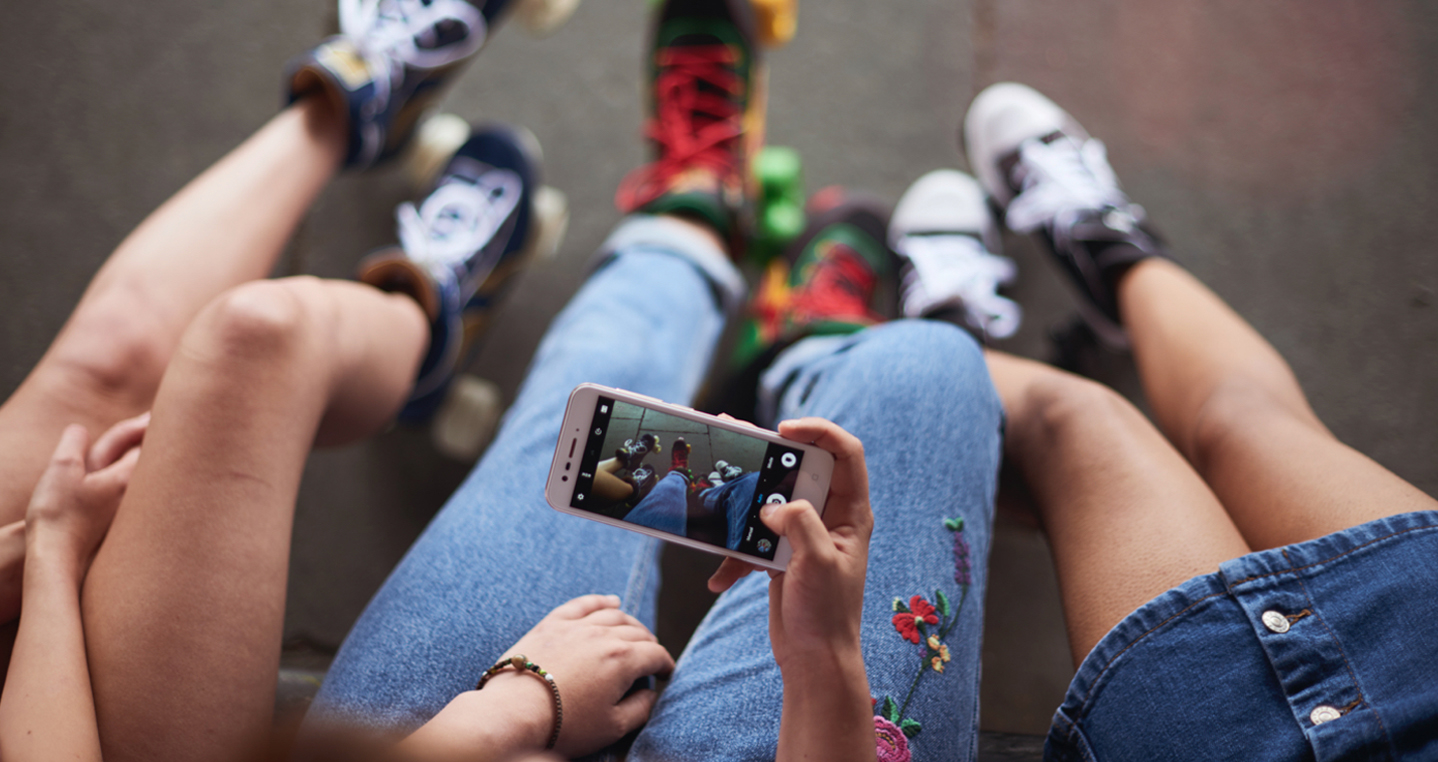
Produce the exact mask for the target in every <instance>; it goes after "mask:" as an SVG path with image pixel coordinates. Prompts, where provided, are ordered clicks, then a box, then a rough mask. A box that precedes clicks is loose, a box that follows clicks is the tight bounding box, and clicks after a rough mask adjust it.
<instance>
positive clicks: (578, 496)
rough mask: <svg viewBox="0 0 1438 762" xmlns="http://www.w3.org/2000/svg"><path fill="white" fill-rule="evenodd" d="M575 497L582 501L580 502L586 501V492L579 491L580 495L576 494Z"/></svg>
mask: <svg viewBox="0 0 1438 762" xmlns="http://www.w3.org/2000/svg"><path fill="white" fill-rule="evenodd" d="M574 499H575V500H578V501H580V502H583V501H584V493H583V492H581V493H579V494H578V495H575V496H574Z"/></svg>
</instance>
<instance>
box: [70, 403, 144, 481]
mask: <svg viewBox="0 0 1438 762" xmlns="http://www.w3.org/2000/svg"><path fill="white" fill-rule="evenodd" d="M149 428H150V413H149V412H148V411H147V412H144V413H141V414H139V415H137V416H135V417H134V418H126V419H125V420H123V421H120V422H119V423H117V424H115V425H114V426H111V427H110V428H109V429H108V430H106V431H105V433H103V434H101V435H100V438H99V439H96V440H95V444H93V445H91V446H90V454H89V456H88V457H87V458H86V459H85V461H86V462H85V466H86V468H87V469H89V470H91V471H98V470H100V469H102V468H104V467H106V466H108V465H110V464H111V463H114V462H115V461H117V460H119V459H120V456H122V455H124V454H125V453H126V452H128V451H129V450H131V449H133V448H135V447H138V446H139V445H140V442H141V441H143V440H144V438H145V431H146V430H148V429H149Z"/></svg>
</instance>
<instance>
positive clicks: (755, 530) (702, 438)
mask: <svg viewBox="0 0 1438 762" xmlns="http://www.w3.org/2000/svg"><path fill="white" fill-rule="evenodd" d="M803 458H804V453H803V451H801V450H797V449H794V448H791V447H785V446H784V445H780V444H772V443H770V442H766V441H764V440H762V439H757V438H755V437H751V436H746V435H744V434H740V433H738V432H734V431H729V430H727V429H719V428H712V427H710V426H709V425H707V424H704V423H700V422H699V421H691V420H688V419H685V418H680V417H678V416H674V415H669V414H668V413H661V412H659V411H657V410H648V409H645V408H642V407H639V406H637V405H631V404H629V403H627V402H619V401H615V400H614V399H611V398H609V397H600V398H599V402H598V403H597V404H596V405H595V408H594V420H593V422H592V423H591V424H590V426H589V437H588V442H587V444H586V445H585V448H584V457H583V460H581V462H580V467H579V476H578V478H577V479H576V485H575V488H574V498H573V500H572V502H571V503H570V505H571V506H572V507H574V508H580V509H583V510H586V511H590V512H592V513H598V514H602V515H604V516H608V517H610V518H615V519H621V520H623V521H627V522H629V523H632V524H639V525H641V526H646V527H649V528H651V529H658V530H660V531H663V532H668V533H670V534H674V535H679V536H680V537H688V538H690V539H694V540H699V541H701V542H706V543H709V544H710V545H717V546H719V547H722V548H728V549H730V550H737V551H739V552H741V553H746V554H748V555H751V556H759V557H760V558H766V559H770V560H773V558H774V546H775V545H776V544H777V543H778V539H779V538H778V536H777V535H775V534H774V533H773V532H771V531H769V528H768V527H766V526H764V523H763V522H762V521H760V520H759V509H760V508H761V507H762V506H763V505H764V503H766V502H768V503H787V502H789V499H790V497H791V496H792V495H793V494H794V483H795V481H796V480H797V479H798V478H799V466H800V464H801V462H802V461H803Z"/></svg>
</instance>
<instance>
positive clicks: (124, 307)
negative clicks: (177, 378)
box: [53, 284, 177, 408]
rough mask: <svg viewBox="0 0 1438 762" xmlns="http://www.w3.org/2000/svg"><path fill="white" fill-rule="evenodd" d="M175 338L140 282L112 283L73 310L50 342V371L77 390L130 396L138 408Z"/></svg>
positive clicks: (150, 392)
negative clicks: (54, 370) (58, 336)
mask: <svg viewBox="0 0 1438 762" xmlns="http://www.w3.org/2000/svg"><path fill="white" fill-rule="evenodd" d="M131 286H133V287H131ZM176 335H177V334H176V332H175V330H174V329H173V328H171V327H170V326H169V325H168V323H167V322H166V320H165V319H164V318H163V316H161V315H158V314H156V313H155V311H154V310H153V309H151V308H150V307H149V305H148V299H147V295H146V291H145V289H144V288H143V286H142V285H141V284H116V285H115V286H113V287H111V288H108V289H106V290H105V291H104V292H103V293H101V294H99V295H98V296H96V297H95V298H93V299H90V300H87V301H86V302H85V303H82V305H81V308H80V309H78V310H76V312H75V314H74V316H73V317H72V318H71V320H70V324H69V325H68V326H66V328H65V332H64V333H63V334H61V337H60V339H59V340H57V341H56V343H55V349H54V355H53V357H54V361H55V367H56V369H57V370H58V371H59V372H60V373H61V374H62V376H61V377H62V378H66V379H69V380H70V381H71V382H72V383H74V384H77V385H78V386H79V387H80V388H85V389H92V390H95V391H97V392H99V393H101V395H102V396H104V397H106V398H133V399H134V400H135V401H136V402H137V403H138V404H139V405H140V406H141V407H142V408H143V407H144V406H147V405H149V402H150V398H151V397H152V396H153V395H154V392H155V387H156V386H158V385H159V383H160V377H161V376H162V375H164V372H165V367H166V366H167V365H168V364H169V360H170V354H171V352H172V351H173V349H174V345H175V344H174V342H175V339H176Z"/></svg>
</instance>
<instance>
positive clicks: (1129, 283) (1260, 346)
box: [1118, 259, 1438, 550]
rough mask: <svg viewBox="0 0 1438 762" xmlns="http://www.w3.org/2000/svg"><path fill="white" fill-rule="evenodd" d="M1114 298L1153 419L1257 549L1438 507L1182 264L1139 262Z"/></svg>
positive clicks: (1120, 285)
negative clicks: (1337, 422)
mask: <svg viewBox="0 0 1438 762" xmlns="http://www.w3.org/2000/svg"><path fill="white" fill-rule="evenodd" d="M1118 295H1119V303H1120V306H1121V310H1122V314H1123V316H1124V324H1125V326H1126V327H1127V328H1128V331H1129V335H1130V337H1131V340H1132V342H1133V351H1134V357H1135V359H1136V361H1137V363H1138V369H1139V374H1140V376H1141V377H1142V379H1143V386H1144V391H1145V393H1146V394H1147V395H1148V399H1149V401H1150V403H1151V404H1152V405H1153V410H1154V415H1155V417H1156V418H1157V419H1158V424H1159V426H1160V427H1161V428H1162V429H1163V431H1164V433H1165V434H1167V435H1168V438H1169V440H1171V441H1172V442H1173V443H1174V444H1175V445H1176V446H1177V447H1178V449H1179V450H1180V451H1181V452H1183V454H1184V455H1185V456H1186V457H1187V458H1188V460H1189V462H1191V463H1192V464H1193V465H1194V468H1196V469H1197V470H1198V472H1199V473H1200V474H1202V476H1203V478H1204V480H1205V481H1207V482H1208V484H1209V486H1210V487H1212V488H1213V491H1214V493H1216V494H1217V495H1218V498H1219V500H1221V501H1222V502H1223V505H1224V507H1225V508H1226V509H1227V510H1228V513H1229V515H1230V516H1232V517H1233V522H1234V523H1235V524H1236V525H1237V526H1238V528H1239V531H1241V532H1242V533H1243V537H1244V539H1245V540H1247V542H1248V544H1249V545H1250V546H1251V547H1253V548H1254V549H1255V550H1261V549H1266V548H1272V547H1276V546H1279V545H1286V544H1289V543H1294V542H1301V541H1303V540H1310V539H1313V538H1315V537H1320V536H1322V535H1325V534H1329V533H1331V532H1336V531H1339V530H1342V529H1346V528H1348V527H1351V526H1355V525H1357V524H1361V523H1364V522H1366V521H1372V520H1374V519H1378V518H1382V517H1384V516H1390V515H1393V514H1396V513H1405V512H1408V511H1417V510H1432V509H1435V508H1438V501H1434V500H1433V498H1431V497H1429V496H1427V495H1425V494H1423V493H1422V492H1420V491H1419V490H1418V489H1417V488H1415V487H1413V486H1412V485H1410V484H1408V483H1407V482H1405V481H1403V480H1402V479H1400V478H1398V477H1397V476H1396V475H1394V474H1393V473H1392V472H1390V471H1388V470H1387V469H1385V468H1383V467H1382V466H1380V465H1378V464H1377V463H1375V462H1373V461H1372V460H1371V459H1369V458H1368V457H1366V456H1364V455H1363V454H1361V453H1359V452H1357V451H1356V450H1354V449H1352V448H1350V447H1348V446H1347V445H1344V444H1343V443H1341V442H1339V441H1338V440H1337V439H1335V438H1334V437H1333V435H1332V434H1331V433H1330V432H1329V431H1328V429H1327V428H1325V427H1324V426H1323V424H1322V423H1321V422H1319V420H1318V418H1317V416H1315V415H1314V414H1313V410H1312V408H1310V407H1309V405H1308V400H1307V399H1306V398H1305V397H1304V396H1303V390H1302V389H1300V388H1299V386H1298V381H1297V380H1296V379H1295V378H1294V376H1293V371H1292V370H1290V369H1289V367H1288V365H1287V363H1285V362H1284V361H1283V358H1282V357H1280V356H1279V354H1278V352H1277V351H1275V350H1274V349H1273V347H1272V346H1270V345H1269V344H1268V342H1266V341H1264V340H1263V337H1261V336H1259V335H1258V333H1257V332H1256V331H1254V330H1253V328H1252V327H1250V326H1249V325H1248V324H1247V323H1245V322H1244V321H1243V319H1242V318H1240V317H1239V316H1238V315H1237V314H1236V313H1234V312H1233V310H1231V309H1229V307H1228V305H1226V304H1224V303H1223V301H1222V300H1220V299H1219V298H1218V297H1217V296H1216V295H1215V294H1214V293H1213V292H1212V291H1209V290H1208V289H1207V288H1205V287H1204V286H1203V284H1201V283H1199V282H1198V280H1197V279H1195V278H1194V277H1193V276H1192V275H1189V274H1188V273H1187V272H1185V271H1184V270H1183V269H1181V268H1180V267H1178V266H1177V265H1175V264H1173V263H1171V262H1167V261H1164V260H1158V259H1152V260H1147V261H1144V262H1141V263H1140V264H1138V265H1136V266H1135V267H1134V268H1133V269H1132V270H1130V271H1129V272H1128V274H1127V275H1125V277H1124V279H1123V280H1122V281H1121V282H1120V284H1119V291H1118Z"/></svg>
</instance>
